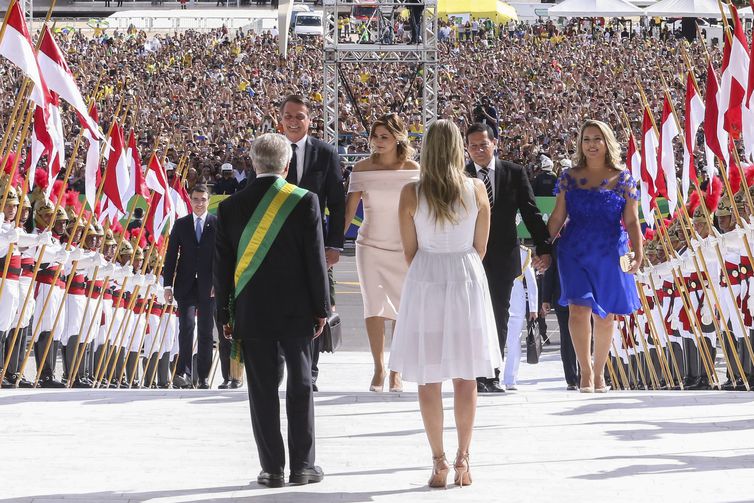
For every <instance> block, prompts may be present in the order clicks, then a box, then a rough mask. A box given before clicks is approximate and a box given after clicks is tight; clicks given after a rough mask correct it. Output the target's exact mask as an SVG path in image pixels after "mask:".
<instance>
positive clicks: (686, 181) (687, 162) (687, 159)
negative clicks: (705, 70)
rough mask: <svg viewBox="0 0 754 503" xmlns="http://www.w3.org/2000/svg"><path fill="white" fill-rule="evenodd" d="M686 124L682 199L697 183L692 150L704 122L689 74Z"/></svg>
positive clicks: (692, 78) (688, 74)
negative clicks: (692, 184) (691, 186)
mask: <svg viewBox="0 0 754 503" xmlns="http://www.w3.org/2000/svg"><path fill="white" fill-rule="evenodd" d="M685 118H686V124H685V125H684V129H683V133H684V135H685V138H684V141H683V168H682V169H681V190H682V191H683V199H684V200H686V199H687V198H688V197H689V196H688V194H689V186H690V185H691V183H694V184H696V183H697V177H696V167H695V162H694V149H695V147H696V132H697V130H698V129H699V126H700V125H701V124H702V121H704V102H703V101H702V98H701V96H699V93H698V92H696V87H694V77H693V75H692V74H691V72H688V73H687V74H686V113H685Z"/></svg>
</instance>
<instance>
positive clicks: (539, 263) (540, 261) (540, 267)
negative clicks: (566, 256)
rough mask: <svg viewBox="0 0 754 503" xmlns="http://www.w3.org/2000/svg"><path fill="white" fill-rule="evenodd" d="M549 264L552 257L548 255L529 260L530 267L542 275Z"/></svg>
mask: <svg viewBox="0 0 754 503" xmlns="http://www.w3.org/2000/svg"><path fill="white" fill-rule="evenodd" d="M551 262H552V257H550V255H535V256H534V258H533V259H532V260H531V265H533V266H534V269H536V270H537V272H540V273H543V272H545V271H546V270H547V268H548V267H550V263H551Z"/></svg>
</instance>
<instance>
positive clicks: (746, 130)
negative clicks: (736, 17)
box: [741, 0, 754, 161]
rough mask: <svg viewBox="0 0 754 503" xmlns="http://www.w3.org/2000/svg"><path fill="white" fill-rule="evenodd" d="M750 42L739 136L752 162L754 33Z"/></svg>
mask: <svg viewBox="0 0 754 503" xmlns="http://www.w3.org/2000/svg"><path fill="white" fill-rule="evenodd" d="M749 3H750V4H751V6H752V9H754V1H752V0H749ZM751 37H752V40H751V44H750V45H749V76H748V79H747V84H746V98H744V105H743V107H741V124H742V126H743V128H742V130H741V136H742V138H743V144H744V151H745V152H746V158H747V159H748V160H749V161H754V102H752V99H751V96H752V94H754V64H751V61H752V58H754V31H752V34H751Z"/></svg>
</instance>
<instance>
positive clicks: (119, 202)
mask: <svg viewBox="0 0 754 503" xmlns="http://www.w3.org/2000/svg"><path fill="white" fill-rule="evenodd" d="M125 143H126V142H125V140H124V138H123V130H122V129H121V127H120V126H119V125H118V121H115V122H114V123H113V127H112V131H111V132H110V137H109V139H108V147H106V150H107V149H108V148H109V149H110V151H109V152H108V153H107V166H106V168H105V173H106V178H105V184H104V188H103V193H104V194H105V195H106V196H107V198H108V199H109V200H110V202H111V203H112V205H113V206H114V207H115V208H117V209H118V211H120V212H121V213H125V212H126V211H125V207H126V205H127V204H128V200H127V199H126V200H124V199H125V198H124V196H125V194H126V189H127V188H128V182H129V178H130V177H129V173H128V158H127V156H126V148H125ZM103 211H104V208H103Z"/></svg>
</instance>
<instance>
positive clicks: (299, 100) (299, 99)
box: [280, 94, 312, 113]
mask: <svg viewBox="0 0 754 503" xmlns="http://www.w3.org/2000/svg"><path fill="white" fill-rule="evenodd" d="M288 103H295V104H296V105H303V106H305V107H306V110H307V112H308V111H311V109H312V107H311V106H309V100H307V99H306V98H304V97H303V96H301V95H300V94H289V95H288V96H286V97H285V99H284V100H283V102H282V103H281V104H280V113H283V109H284V108H285V106H286V105H287V104H288Z"/></svg>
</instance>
